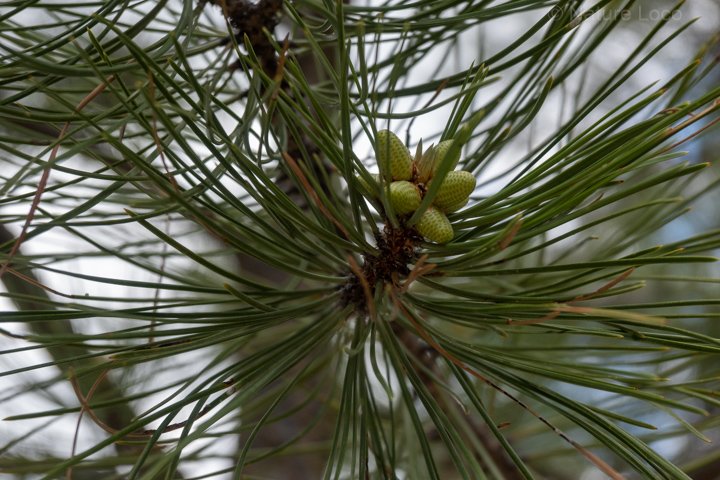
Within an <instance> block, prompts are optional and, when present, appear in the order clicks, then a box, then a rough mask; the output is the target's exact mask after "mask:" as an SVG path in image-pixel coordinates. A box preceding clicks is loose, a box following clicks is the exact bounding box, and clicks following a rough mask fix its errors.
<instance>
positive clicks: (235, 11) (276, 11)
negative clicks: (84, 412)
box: [209, 0, 522, 480]
mask: <svg viewBox="0 0 720 480" xmlns="http://www.w3.org/2000/svg"><path fill="white" fill-rule="evenodd" d="M209 3H212V4H214V5H218V6H220V7H221V8H222V10H223V14H224V15H225V17H226V18H227V20H228V22H229V23H230V25H231V26H232V27H233V29H234V35H235V40H236V41H237V43H238V44H239V45H245V37H246V36H247V39H248V40H249V43H250V45H251V46H252V49H253V52H254V53H255V55H256V56H257V58H258V59H259V61H260V65H261V68H262V69H263V73H264V74H265V75H267V76H268V77H269V78H274V79H276V80H277V76H278V73H279V68H278V64H279V63H278V62H279V57H278V53H277V51H276V50H275V47H274V46H273V44H272V42H271V41H270V39H269V38H268V32H270V33H271V34H272V33H273V32H274V28H275V27H276V26H277V25H278V24H279V22H280V20H281V18H280V9H281V7H282V1H279V0H261V1H259V2H257V3H251V2H248V1H244V0H240V1H232V0H211V1H210V2H209ZM346 3H348V2H346ZM228 41H229V39H228ZM278 43H281V42H278ZM331 53H332V52H331V51H327V52H326V54H327V57H328V58H334V56H333V55H331ZM297 61H298V64H299V66H300V68H301V69H302V70H303V73H304V74H305V76H306V79H307V81H308V83H310V84H313V83H316V82H318V81H319V79H318V78H317V77H316V72H317V69H316V68H313V66H314V65H313V63H314V62H315V59H314V58H312V57H310V56H305V57H300V58H297ZM240 71H241V70H240ZM280 88H283V90H285V91H286V92H288V93H290V92H289V89H288V88H287V83H286V80H285V78H282V79H281V83H280ZM273 123H274V125H275V127H276V128H282V124H281V119H280V118H279V116H276V118H275V119H273ZM285 151H286V154H287V155H288V156H289V157H290V158H293V159H296V160H297V161H298V162H301V163H302V164H303V166H304V167H305V168H307V169H308V170H309V171H310V172H311V173H312V174H313V175H315V176H316V177H317V178H323V177H327V176H329V175H328V173H331V172H332V167H331V166H330V165H329V164H328V163H327V162H325V161H324V160H323V161H322V162H314V161H311V160H310V159H308V158H307V155H319V154H320V153H321V152H320V150H319V149H318V147H317V146H316V145H314V144H313V142H311V141H310V140H309V139H307V138H305V137H304V138H302V141H301V143H298V141H297V139H295V138H294V137H293V136H292V135H289V136H288V145H287V146H286V147H285ZM281 167H284V168H283V169H282V170H281V174H280V176H279V178H278V179H277V181H278V184H279V185H280V186H281V187H282V188H283V189H284V191H285V193H286V194H287V195H288V196H290V197H291V198H293V199H294V200H295V201H296V203H298V204H299V205H301V206H303V207H305V206H306V204H305V201H304V196H302V195H300V189H299V188H298V186H297V185H296V184H295V182H294V181H292V180H291V177H290V176H289V171H288V170H289V169H288V166H287V165H285V164H282V163H281ZM320 168H324V169H325V170H326V172H325V173H324V174H323V173H322V172H320V170H319V169H320ZM323 188H324V189H330V188H331V186H330V185H325V184H323ZM420 241H421V238H420V237H419V236H418V235H417V233H416V232H415V231H414V230H413V229H409V230H408V229H402V228H401V229H394V228H392V226H390V224H389V222H388V223H386V227H385V229H384V230H383V232H382V233H381V234H379V235H378V236H377V237H376V244H377V246H378V249H379V250H380V253H379V255H377V256H372V255H365V256H364V258H363V264H362V267H361V274H362V276H363V277H364V279H365V280H366V282H367V284H369V285H370V286H372V287H374V286H375V285H376V284H377V283H385V284H390V285H393V286H395V287H398V286H399V285H398V284H399V280H400V279H401V278H406V277H407V276H408V275H409V274H410V272H411V270H410V268H409V265H410V264H412V263H413V262H415V261H417V259H418V252H419V250H418V245H419V244H420ZM258 273H259V272H258ZM348 278H349V280H348V282H347V283H346V284H345V285H344V287H343V290H342V297H341V302H342V303H343V304H344V305H354V306H355V308H356V311H357V312H358V313H359V314H360V315H363V316H364V315H365V314H366V313H367V311H366V310H367V305H368V301H371V299H367V298H366V293H365V292H364V290H363V288H362V283H363V282H362V281H361V279H360V278H359V277H358V275H357V274H356V273H352V272H350V274H349V277H348ZM398 329H400V330H398ZM393 331H394V333H395V334H396V335H397V336H398V339H399V340H400V341H401V343H403V345H404V346H405V348H406V349H407V350H408V352H410V354H411V355H412V356H413V358H414V359H415V360H416V361H417V362H419V363H420V364H422V365H424V367H425V368H427V369H428V371H435V370H436V361H435V360H436V357H437V352H435V351H434V350H433V349H432V348H430V347H429V346H427V345H426V344H425V342H424V341H423V340H422V339H420V338H419V337H417V336H416V335H414V334H412V333H410V332H409V331H406V330H402V327H400V326H399V325H398V324H397V323H396V322H394V323H393ZM418 374H419V375H420V376H421V378H422V379H423V381H424V382H425V384H426V386H427V388H428V390H429V391H430V392H432V394H433V396H435V397H436V398H437V401H438V402H440V403H441V404H442V405H444V406H446V407H447V408H456V407H454V406H450V405H448V402H445V401H444V397H443V396H441V392H440V389H439V388H438V387H437V385H436V384H435V382H434V380H433V379H432V377H431V376H430V375H428V374H427V372H424V371H423V369H420V368H419V369H418ZM296 396H297V395H294V394H292V395H289V396H288V399H287V400H286V401H284V402H283V408H284V409H286V410H287V409H291V408H292V407H293V404H295V403H297V402H298V401H300V398H295V397H296ZM312 410H315V409H314V408H313V409H311V411H312ZM307 418H308V417H307V416H306V417H304V418H301V417H298V416H292V417H289V418H288V419H287V420H286V421H285V422H280V423H279V424H276V425H273V426H272V427H268V428H265V429H263V430H262V432H261V433H260V435H259V436H258V437H257V438H256V441H255V443H256V444H258V445H276V444H278V442H280V440H281V439H283V438H287V437H288V436H289V435H290V434H291V433H292V431H297V430H300V429H302V428H303V426H304V425H303V424H302V422H303V421H304V420H306V419H307ZM469 423H470V424H471V425H472V429H473V431H474V433H475V434H476V435H477V437H478V439H479V440H480V441H481V442H482V443H483V445H485V447H486V449H487V451H488V452H489V453H490V454H491V455H492V457H493V459H494V461H495V463H496V466H497V467H498V468H501V469H502V471H503V473H504V475H505V476H506V479H507V480H519V479H521V478H522V476H521V475H520V474H519V473H518V470H517V468H516V467H515V465H514V464H513V463H512V460H511V459H509V458H508V457H507V455H506V454H505V452H504V450H503V448H502V446H501V445H500V444H499V443H498V442H497V441H496V440H495V439H494V438H492V437H491V436H490V434H489V432H487V428H486V427H484V426H482V425H478V424H477V422H473V421H471V420H469ZM318 427H319V428H318ZM318 427H316V428H314V429H313V430H314V431H313V440H315V439H320V438H322V437H323V436H325V438H330V435H331V434H332V427H331V425H328V424H323V425H318ZM316 457H317V456H313V455H306V456H305V457H304V458H302V459H295V460H294V461H291V462H285V463H286V464H285V465H266V463H262V462H261V464H260V465H259V468H260V469H261V470H258V472H259V473H260V472H262V474H263V475H270V476H272V472H269V471H268V470H267V468H271V469H278V472H277V473H279V474H281V475H283V474H284V475H287V474H288V473H291V472H293V471H295V472H296V471H298V469H300V470H301V471H303V472H304V474H306V475H307V478H310V477H313V478H314V475H312V474H311V473H310V472H311V471H312V472H317V474H318V475H319V474H321V473H322V465H323V463H324V462H318V458H316ZM288 466H290V467H291V470H288V468H287V467H288ZM249 467H250V468H252V467H253V465H250V466H249Z"/></svg>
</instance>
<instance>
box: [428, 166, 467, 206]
mask: <svg viewBox="0 0 720 480" xmlns="http://www.w3.org/2000/svg"><path fill="white" fill-rule="evenodd" d="M475 182H476V180H475V176H473V174H472V173H470V172H465V171H463V170H456V171H454V172H449V173H448V174H447V176H446V177H445V180H443V183H442V185H440V189H439V190H438V192H437V194H436V195H435V198H434V199H433V204H434V205H435V206H436V207H438V208H440V209H442V210H445V211H447V209H449V208H451V207H454V206H456V205H457V204H459V203H461V202H463V201H465V200H466V199H467V198H468V197H469V196H470V194H471V193H472V191H473V190H474V189H475Z"/></svg>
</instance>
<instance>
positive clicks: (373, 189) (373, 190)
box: [355, 173, 380, 197]
mask: <svg viewBox="0 0 720 480" xmlns="http://www.w3.org/2000/svg"><path fill="white" fill-rule="evenodd" d="M370 176H371V177H372V179H373V180H374V181H375V184H376V185H379V184H380V175H378V174H377V173H371V174H370ZM355 178H356V179H357V181H358V183H359V184H360V187H362V189H363V190H365V193H369V194H370V195H372V196H373V197H375V196H377V195H376V194H377V191H376V188H377V187H375V186H373V185H371V184H370V183H368V182H366V181H365V178H363V177H362V176H361V175H357V176H355Z"/></svg>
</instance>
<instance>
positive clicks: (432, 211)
mask: <svg viewBox="0 0 720 480" xmlns="http://www.w3.org/2000/svg"><path fill="white" fill-rule="evenodd" d="M415 228H416V229H417V231H418V233H420V235H422V236H423V237H425V238H427V239H428V240H430V241H432V242H435V243H447V242H449V241H450V240H452V239H453V236H454V235H455V233H454V232H453V228H452V225H450V220H448V218H447V217H446V216H445V214H444V213H443V212H441V211H440V210H438V209H437V208H434V207H432V206H431V207H428V209H427V210H425V213H423V214H422V216H421V217H420V221H419V222H418V223H417V226H416V227H415Z"/></svg>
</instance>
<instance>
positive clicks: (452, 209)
mask: <svg viewBox="0 0 720 480" xmlns="http://www.w3.org/2000/svg"><path fill="white" fill-rule="evenodd" d="M469 200H470V197H467V198H466V199H465V200H463V201H462V202H459V203H456V204H455V205H451V206H449V207H447V208H443V209H441V210H442V211H443V212H445V213H455V212H457V211H458V210H460V209H461V208H463V207H464V206H465V205H467V204H468V201H469Z"/></svg>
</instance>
